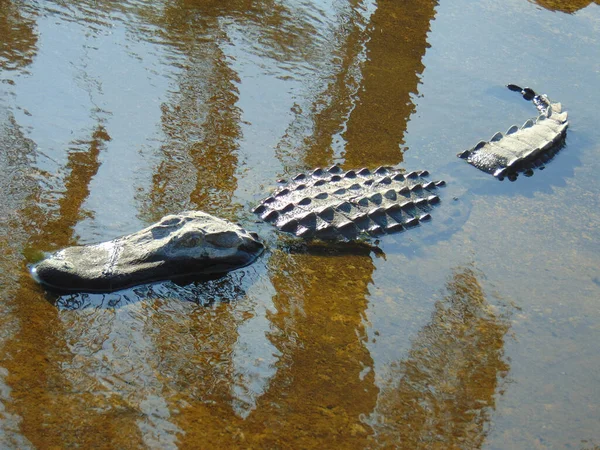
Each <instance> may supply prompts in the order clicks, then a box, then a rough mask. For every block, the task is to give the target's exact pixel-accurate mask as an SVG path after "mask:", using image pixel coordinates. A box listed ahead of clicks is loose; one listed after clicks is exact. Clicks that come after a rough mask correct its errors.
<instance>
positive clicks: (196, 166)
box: [0, 0, 600, 449]
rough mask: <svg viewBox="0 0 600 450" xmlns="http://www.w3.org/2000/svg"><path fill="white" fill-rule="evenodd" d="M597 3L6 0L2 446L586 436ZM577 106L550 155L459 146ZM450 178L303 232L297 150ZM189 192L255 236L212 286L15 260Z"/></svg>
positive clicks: (593, 440) (1, 123)
mask: <svg viewBox="0 0 600 450" xmlns="http://www.w3.org/2000/svg"><path fill="white" fill-rule="evenodd" d="M598 55H600V5H599V3H598V1H594V2H590V1H577V2H573V1H569V2H567V1H541V0H540V1H537V2H530V1H526V0H510V1H507V2H498V1H494V0H486V1H482V2H475V3H474V2H467V1H463V0H459V1H455V2H449V1H444V0H440V1H433V0H432V1H429V0H421V1H418V2H389V1H377V0H373V1H354V0H349V1H342V0H332V1H321V2H312V3H311V2H302V1H289V0H283V1H280V2H273V1H258V2H249V1H241V0H234V1H230V2H218V1H208V0H206V1H200V0H197V1H192V0H178V1H171V2H166V1H160V0H156V1H146V2H139V1H133V0H131V1H122V2H95V1H89V0H88V1H78V2H74V1H68V0H63V1H45V2H34V1H25V0H22V1H19V0H3V1H2V0H0V71H1V72H0V94H1V96H0V168H1V170H0V187H1V189H2V193H3V195H2V200H1V201H0V248H1V252H0V253H1V254H0V446H1V447H3V448H52V447H55V448H67V447H75V446H79V447H83V448H161V449H162V448H242V447H243V448H314V447H319V448H407V449H412V448H440V449H446V448H465V449H467V448H468V449H471V448H488V449H496V448H498V449H504V448H539V449H545V448H548V449H550V448H552V449H555V448H573V449H590V448H594V447H595V446H598V445H600V410H599V407H598V405H599V404H600V375H599V374H600V358H599V352H598V344H597V343H598V342H599V341H600V326H598V323H600V306H599V299H600V231H599V227H598V225H599V224H600V212H599V211H600V208H599V207H600V183H599V182H598V173H600V163H599V162H598V161H599V160H600V144H599V142H600V130H599V129H598V126H597V122H598V120H597V117H598V108H597V105H598V101H599V100H600V98H599V95H598V92H600V59H599V58H598ZM507 83H516V84H522V85H530V86H531V87H533V88H534V89H537V90H538V91H540V92H546V93H548V95H550V97H551V98H552V99H554V100H558V101H562V102H563V105H564V107H565V108H566V109H567V110H568V111H569V117H570V127H569V131H568V134H567V139H566V145H565V147H564V148H563V150H562V151H561V152H560V153H559V154H558V155H557V156H556V157H555V158H554V159H553V160H552V161H551V162H550V163H548V165H547V167H546V168H545V169H544V170H541V171H536V173H535V174H534V176H533V177H530V178H528V177H524V176H521V177H519V178H518V179H517V180H516V181H515V182H513V183H511V182H509V181H504V182H499V181H497V180H495V179H493V178H492V177H490V176H489V175H487V174H484V173H483V172H479V171H477V170H476V169H474V168H472V167H470V166H468V165H467V164H465V163H464V162H463V161H461V160H459V159H458V158H456V157H455V155H456V153H457V152H459V151H461V150H463V149H465V148H467V147H469V146H472V145H474V144H475V143H476V142H477V141H479V140H480V139H482V138H489V137H490V136H491V135H492V134H494V133H495V132H496V131H498V130H505V129H507V128H508V127H509V126H510V125H512V124H513V123H522V122H524V121H525V120H526V119H527V118H529V117H531V116H533V115H534V109H533V107H532V106H531V105H530V104H528V103H527V102H524V101H523V100H521V99H520V98H519V97H518V96H516V95H515V94H514V93H511V92H510V91H508V90H506V89H505V88H503V86H504V85H505V84H507ZM334 163H338V164H341V165H342V166H344V167H346V168H356V167H361V166H372V167H376V166H380V165H383V164H390V165H399V166H400V167H402V168H405V169H407V170H417V169H427V170H428V171H429V172H431V173H432V175H433V177H434V178H436V179H438V178H441V179H445V180H446V181H447V182H448V186H447V187H446V188H444V190H443V191H442V204H441V205H440V206H439V207H438V208H436V210H434V211H433V214H432V216H433V220H432V222H431V223H427V224H424V225H423V226H421V227H419V228H417V229H414V230H411V231H410V232H407V233H403V234H400V235H396V236H386V237H384V238H382V239H380V240H378V241H376V242H371V244H372V245H373V246H372V247H370V248H369V247H365V246H358V247H353V246H317V247H313V246H304V245H294V244H291V243H290V242H289V240H288V239H285V238H282V237H281V236H278V235H277V234H276V233H275V232H273V230H270V229H268V228H267V227H266V226H265V225H263V224H257V223H255V218H254V217H253V216H252V214H251V213H250V210H251V208H252V206H253V205H254V204H255V203H256V202H257V201H258V200H259V199H261V198H263V197H264V196H266V195H267V194H268V193H269V192H270V191H271V190H272V189H274V188H275V187H276V186H277V183H276V180H277V179H280V178H286V177H289V176H293V175H294V174H295V173H297V172H298V171H302V170H308V169H311V168H314V167H317V166H326V165H331V164H334ZM186 209H201V210H204V211H207V212H210V213H213V214H216V215H217V216H219V217H223V218H227V219H230V220H234V221H237V222H240V223H242V224H243V225H244V226H246V227H247V228H250V229H252V230H255V231H258V232H259V233H260V234H261V236H263V237H264V239H265V241H266V243H267V245H268V251H267V252H266V253H265V254H264V255H263V256H262V257H261V258H260V260H259V261H257V262H256V263H254V264H253V265H251V266H249V267H247V268H244V269H242V270H238V271H235V272H233V273H230V274H228V275H227V276H225V277H223V278H221V279H218V280H213V281H209V282H201V281H197V282H191V283H189V284H175V283H173V282H164V283H157V284H153V285H147V286H140V287H136V288H132V289H129V290H125V291H121V292H117V293H113V294H105V295H102V294H94V295H92V294H74V295H65V296H60V297H57V296H56V295H52V294H49V293H45V292H44V291H43V289H41V288H40V287H39V286H38V285H36V284H35V283H34V282H33V281H32V280H31V278H30V276H29V273H28V271H27V264H28V263H30V262H32V261H35V260H36V259H37V258H39V257H40V256H41V255H42V254H43V253H42V252H47V251H54V250H56V249H59V248H62V247H64V246H67V245H74V244H86V243H91V242H98V241H102V240H106V239H112V238H114V237H117V236H119V235H122V234H126V233H130V232H133V231H136V230H138V229H140V228H142V227H144V226H146V225H148V224H150V223H152V222H154V221H156V220H158V219H159V218H160V217H162V216H163V215H165V214H170V213H177V212H179V211H183V210H186Z"/></svg>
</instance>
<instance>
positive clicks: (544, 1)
mask: <svg viewBox="0 0 600 450" xmlns="http://www.w3.org/2000/svg"><path fill="white" fill-rule="evenodd" d="M535 2H536V3H537V4H538V5H540V6H543V7H544V8H546V9H549V10H551V11H562V12H565V13H574V12H576V11H579V10H580V9H583V8H585V7H586V6H588V5H590V4H591V3H596V4H598V5H600V0H535Z"/></svg>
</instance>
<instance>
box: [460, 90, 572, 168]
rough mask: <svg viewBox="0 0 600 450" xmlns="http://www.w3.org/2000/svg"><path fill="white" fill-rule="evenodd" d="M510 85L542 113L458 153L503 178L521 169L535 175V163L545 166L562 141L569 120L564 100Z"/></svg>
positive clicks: (474, 164)
mask: <svg viewBox="0 0 600 450" xmlns="http://www.w3.org/2000/svg"><path fill="white" fill-rule="evenodd" d="M508 88H509V89H510V90H512V91H518V92H520V93H521V94H522V95H523V98H525V99H526V100H529V101H531V102H533V104H534V105H535V106H536V108H537V109H538V111H540V115H539V116H538V117H537V118H535V119H529V120H527V121H526V122H525V123H524V124H523V125H522V126H521V127H518V126H516V125H513V126H512V127H510V128H509V129H508V131H507V132H506V134H502V133H500V132H498V133H496V134H494V135H493V136H492V138H491V139H490V140H489V141H481V142H479V143H478V144H477V145H476V146H475V147H473V148H470V149H468V150H465V151H463V152H461V153H459V154H458V157H459V158H462V159H465V160H467V162H468V163H469V164H471V165H473V166H475V167H477V168H478V169H481V170H483V171H484V172H488V173H491V174H493V175H494V176H495V177H497V178H499V179H503V178H504V177H505V176H507V177H508V178H509V179H511V180H514V179H515V178H516V176H517V173H518V172H525V174H526V175H531V174H532V169H533V168H534V167H540V166H542V165H543V163H544V162H546V161H548V160H549V159H551V158H552V157H553V156H554V154H555V153H556V152H557V151H558V150H559V149H560V146H561V145H562V142H563V140H564V136H565V133H566V129H567V126H568V125H569V122H568V121H567V112H566V111H565V112H563V111H562V105H561V104H560V103H551V102H550V101H549V100H548V98H547V97H546V96H545V95H538V94H536V93H535V92H534V91H533V90H532V89H530V88H520V87H519V86H515V85H513V84H510V85H508Z"/></svg>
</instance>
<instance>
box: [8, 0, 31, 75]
mask: <svg viewBox="0 0 600 450" xmlns="http://www.w3.org/2000/svg"><path fill="white" fill-rule="evenodd" d="M0 36H1V38H0V70H14V69H22V68H23V67H25V66H27V65H28V64H31V61H32V60H33V57H34V56H35V53H36V50H37V35H36V32H35V20H34V19H33V18H29V17H24V14H23V11H21V4H20V2H14V1H10V0H4V1H2V2H1V3H0Z"/></svg>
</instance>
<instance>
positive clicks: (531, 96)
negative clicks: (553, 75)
mask: <svg viewBox="0 0 600 450" xmlns="http://www.w3.org/2000/svg"><path fill="white" fill-rule="evenodd" d="M506 87H507V88H508V89H510V90H511V91H513V92H518V93H520V94H521V95H522V96H523V98H524V99H525V100H527V101H530V102H533V104H534V105H535V107H536V108H537V110H538V111H539V112H540V113H542V114H547V113H548V109H549V108H550V101H549V100H548V98H547V97H546V96H545V95H539V94H536V92H535V91H534V90H533V89H531V88H528V87H525V88H522V87H520V86H517V85H516V84H509V85H507V86H506Z"/></svg>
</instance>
